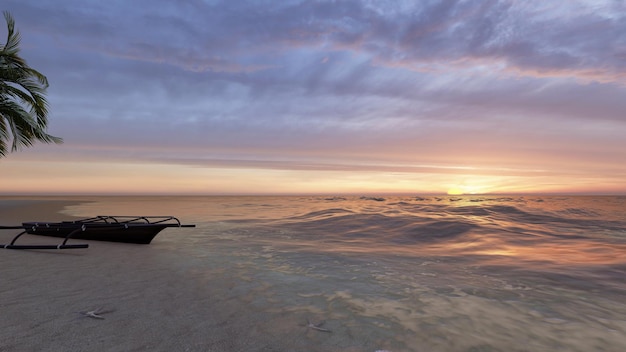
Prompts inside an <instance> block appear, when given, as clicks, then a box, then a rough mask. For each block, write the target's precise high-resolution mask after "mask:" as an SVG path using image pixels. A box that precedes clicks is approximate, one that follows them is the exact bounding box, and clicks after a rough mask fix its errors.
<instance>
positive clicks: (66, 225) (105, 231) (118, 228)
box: [0, 215, 196, 249]
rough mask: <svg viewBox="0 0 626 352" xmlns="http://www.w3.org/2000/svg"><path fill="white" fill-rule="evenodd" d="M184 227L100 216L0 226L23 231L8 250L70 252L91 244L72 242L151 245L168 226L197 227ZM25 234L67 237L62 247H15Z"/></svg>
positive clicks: (162, 219) (155, 219) (161, 219)
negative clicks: (74, 240)
mask: <svg viewBox="0 0 626 352" xmlns="http://www.w3.org/2000/svg"><path fill="white" fill-rule="evenodd" d="M195 226H196V225H183V224H181V223H180V220H178V219H177V218H175V217H173V216H123V215H122V216H117V215H116V216H112V215H99V216H96V217H92V218H87V219H81V220H73V221H62V222H24V223H22V225H21V226H0V229H5V230H6V229H22V230H23V231H22V232H20V233H19V234H18V235H16V236H15V237H14V238H13V240H12V241H11V243H10V244H7V245H1V244H0V248H7V249H70V248H87V247H89V245H88V244H67V241H68V240H69V239H70V238H72V239H83V240H95V241H110V242H124V243H138V244H149V243H150V242H152V239H154V237H155V236H156V235H157V234H158V233H159V232H161V231H162V230H163V229H165V228H168V227H195ZM24 234H32V235H42V236H52V237H61V238H64V240H63V242H62V243H61V244H59V245H56V246H55V245H16V244H15V241H16V240H17V239H18V238H19V237H20V236H22V235H24Z"/></svg>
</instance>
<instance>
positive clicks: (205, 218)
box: [0, 197, 626, 352]
mask: <svg viewBox="0 0 626 352" xmlns="http://www.w3.org/2000/svg"><path fill="white" fill-rule="evenodd" d="M625 200H626V199H625V198H624V197H621V198H584V199H583V198H563V199H557V198H464V199H462V198H453V197H445V198H428V199H426V198H419V197H418V198H416V197H411V198H393V199H383V198H358V197H354V198H341V197H337V198H335V197H332V198H314V197H313V198H312V197H283V198H281V197H178V198H176V197H173V198H168V197H67V198H62V197H59V198H23V197H22V198H8V197H5V198H1V199H0V220H1V222H0V224H3V225H16V224H18V223H20V222H21V221H54V220H61V219H71V218H75V217H78V218H80V217H90V216H94V215H102V214H112V215H120V214H128V215H166V214H168V215H177V216H179V217H180V218H181V220H182V221H183V223H193V224H197V228H193V229H188V228H181V229H178V228H174V229H166V230H165V231H163V233H161V234H159V235H158V236H157V237H156V238H155V240H154V241H153V242H152V244H150V245H134V244H123V243H110V242H99V241H87V242H89V245H90V247H89V248H87V249H68V250H7V249H2V250H1V251H0V265H1V267H2V271H1V273H2V277H3V280H2V282H3V284H2V286H1V287H0V309H1V310H2V318H1V319H0V351H3V352H4V351H359V352H360V351H363V352H375V351H392V352H400V351H409V352H411V351H540V350H547V349H550V348H551V349H554V350H564V351H581V352H583V351H591V350H593V351H608V352H613V351H615V352H618V351H621V350H622V347H624V346H626V338H624V336H626V335H625V333H626V321H625V320H624V316H625V315H624V314H625V313H626V305H625V304H624V303H623V302H624V297H626V296H625V292H626V287H625V286H624V283H623V275H624V273H625V271H626V264H625V263H624V260H623V258H624V253H626V238H625V232H624V228H625V226H624V225H625V224H626V221H625V220H626V219H624V214H623V211H622V210H623V205H624V201H625ZM138 209H139V210H140V212H141V214H138ZM14 234H15V232H11V231H4V232H3V233H0V235H1V236H2V237H0V243H7V242H9V241H10V240H11V238H12V237H13V235H14ZM23 237H24V238H23V239H22V238H20V242H21V243H40V244H41V243H46V244H48V243H49V244H56V243H58V240H59V239H57V238H48V237H43V236H33V235H26V236H23ZM82 242H85V241H81V240H78V239H75V240H72V243H82ZM89 311H95V312H96V313H101V314H98V315H99V316H98V317H90V316H87V314H85V313H86V312H89ZM100 317H101V318H103V319H99V318H100ZM322 322H325V323H324V324H319V325H318V323H322ZM308 324H311V325H310V326H307V325H308ZM326 330H328V331H326Z"/></svg>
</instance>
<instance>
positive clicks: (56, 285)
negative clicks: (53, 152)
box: [0, 198, 324, 351]
mask: <svg viewBox="0 0 626 352" xmlns="http://www.w3.org/2000/svg"><path fill="white" fill-rule="evenodd" d="M68 204H71V203H70V202H65V201H63V200H50V199H46V200H42V201H37V200H32V199H29V200H24V199H20V200H8V199H6V198H0V224H3V225H17V224H19V222H20V221H23V220H42V221H43V220H46V221H52V220H59V219H67V218H68V216H67V215H62V214H59V213H58V211H60V210H62V208H63V206H65V205H68ZM177 230H178V229H174V230H173V231H177ZM14 234H15V232H12V231H6V230H2V231H1V232H0V243H7V242H9V241H10V240H11V239H12V238H13V236H14ZM23 237H28V238H24V240H23V241H22V239H21V238H20V242H21V243H28V242H36V243H51V244H55V243H57V240H58V239H55V238H47V237H43V236H23ZM75 241H76V242H75V243H79V242H80V241H81V240H75ZM177 256H180V254H177V253H175V252H172V251H168V250H163V248H161V247H159V246H158V245H154V244H153V245H148V246H146V245H129V244H117V243H107V242H90V248H88V249H72V250H8V249H0V267H1V268H2V271H1V273H2V274H1V275H2V285H0V311H1V315H2V318H1V319H0V351H289V350H309V351H311V350H313V351H314V350H316V349H315V348H311V343H312V342H313V343H314V342H315V341H314V339H316V338H323V337H324V336H321V335H323V334H320V335H308V338H307V340H306V341H301V340H300V337H295V338H294V339H292V340H290V339H285V338H284V337H280V336H276V335H275V334H274V328H279V329H281V326H282V327H283V328H285V327H287V326H289V327H290V328H292V325H294V321H293V318H292V317H289V316H288V315H287V314H285V315H281V314H278V315H276V314H273V315H272V316H273V317H272V318H271V320H272V321H264V319H265V318H264V317H263V315H260V314H258V312H257V314H254V317H253V318H249V315H248V309H247V307H246V305H245V302H246V300H250V299H253V297H245V296H242V295H240V294H239V293H237V290H234V289H233V288H234V287H235V286H237V284H236V283H235V281H234V280H235V279H234V278H230V276H229V275H228V273H227V272H225V271H224V270H223V269H222V268H220V267H217V266H216V267H206V268H197V267H192V266H190V265H188V264H185V263H186V261H185V258H178V257H177ZM198 271H202V273H201V275H199V274H198ZM199 277H200V278H202V279H201V280H199V279H198V278H199ZM98 309H100V310H102V311H109V312H108V313H103V314H102V317H103V318H104V319H95V318H91V317H87V316H84V315H83V314H81V313H80V312H84V311H89V310H98ZM267 319H270V318H269V317H268V318H267ZM297 329H298V330H299V331H302V332H303V333H306V328H303V327H297ZM283 330H284V329H283ZM311 339H313V341H312V340H311ZM303 344H304V345H303Z"/></svg>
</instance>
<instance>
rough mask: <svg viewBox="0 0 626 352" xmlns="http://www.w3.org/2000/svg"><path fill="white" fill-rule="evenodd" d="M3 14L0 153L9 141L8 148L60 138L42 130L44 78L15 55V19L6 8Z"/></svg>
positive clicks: (45, 121) (17, 40)
mask: <svg viewBox="0 0 626 352" xmlns="http://www.w3.org/2000/svg"><path fill="white" fill-rule="evenodd" d="M4 18H5V20H6V23H7V40H6V43H5V44H4V45H2V46H0V157H2V156H5V154H6V152H7V146H8V144H9V141H12V142H11V143H10V144H11V151H15V150H18V149H21V148H22V147H29V146H32V145H33V143H34V142H35V141H41V142H44V143H62V142H63V140H62V139H61V138H59V137H55V136H52V135H50V134H48V133H47V132H46V127H47V125H48V119H47V116H48V102H47V100H46V90H47V88H48V79H47V78H46V76H44V75H43V74H41V73H40V72H39V71H37V70H35V69H33V68H31V67H29V66H28V64H27V63H26V61H25V60H24V59H23V58H22V57H20V56H19V44H20V39H21V37H20V34H19V32H18V31H17V30H15V20H13V17H12V16H11V14H10V13H9V12H7V11H4Z"/></svg>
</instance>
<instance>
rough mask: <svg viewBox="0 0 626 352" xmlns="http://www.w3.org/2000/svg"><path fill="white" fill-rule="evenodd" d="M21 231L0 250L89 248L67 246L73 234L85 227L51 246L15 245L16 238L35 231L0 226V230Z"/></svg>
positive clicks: (26, 228)
mask: <svg viewBox="0 0 626 352" xmlns="http://www.w3.org/2000/svg"><path fill="white" fill-rule="evenodd" d="M20 229H21V230H23V231H22V232H20V233H18V234H17V235H16V236H15V237H13V240H12V241H11V243H9V244H0V248H5V249H76V248H89V245H88V244H86V243H81V244H67V240H69V239H70V238H71V237H72V235H73V234H75V233H76V232H79V231H85V227H84V226H81V227H80V228H78V229H76V230H74V231H72V232H70V233H68V234H67V236H65V239H64V240H63V242H61V244H58V245H56V246H55V245H53V244H15V241H17V239H18V238H20V237H21V236H22V235H24V234H26V233H29V231H35V230H36V229H35V228H34V227H33V228H29V227H28V226H0V230H20Z"/></svg>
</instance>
